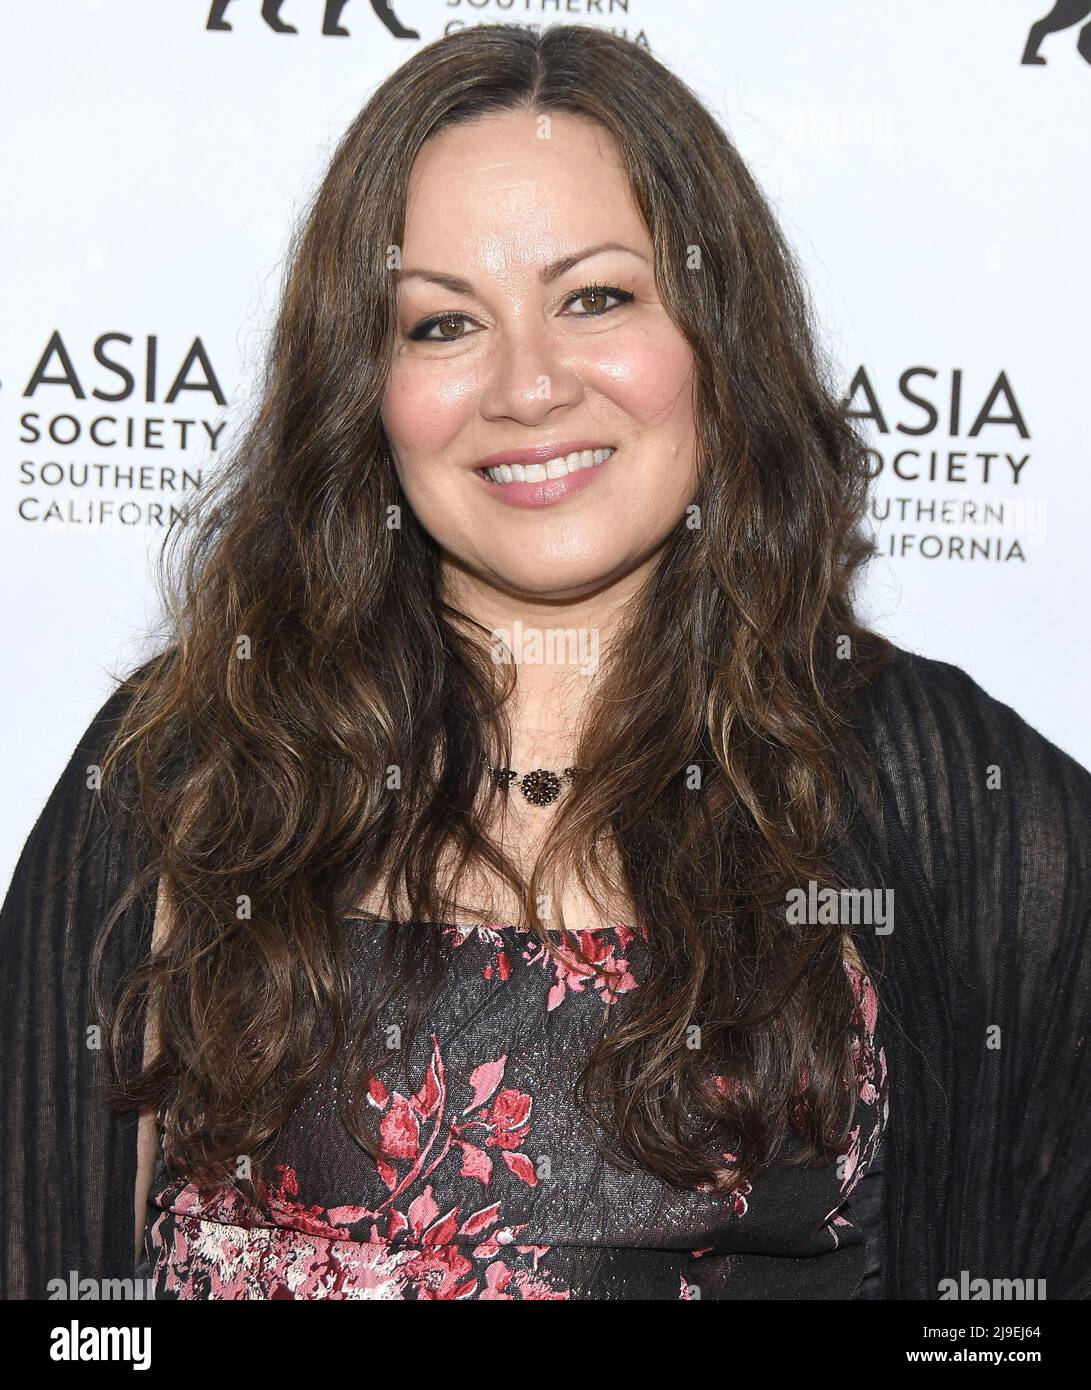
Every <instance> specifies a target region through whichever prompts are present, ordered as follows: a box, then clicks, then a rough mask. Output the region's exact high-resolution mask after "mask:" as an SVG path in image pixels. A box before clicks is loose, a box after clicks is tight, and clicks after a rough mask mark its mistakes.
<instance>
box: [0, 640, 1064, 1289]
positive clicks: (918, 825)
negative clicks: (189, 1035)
mask: <svg viewBox="0 0 1091 1390" xmlns="http://www.w3.org/2000/svg"><path fill="white" fill-rule="evenodd" d="M126 698H127V692H126V688H125V686H124V685H121V686H120V687H119V688H118V689H117V690H116V691H115V692H114V694H113V695H112V696H111V697H110V699H109V700H107V701H106V703H105V704H104V705H103V707H102V709H101V710H100V711H99V713H98V714H97V715H96V717H95V719H94V720H93V721H92V723H91V724H90V726H89V727H88V729H87V731H86V732H85V734H84V736H83V737H82V739H81V740H80V742H79V745H78V747H77V748H76V751H75V753H74V754H73V756H72V759H71V761H70V762H69V764H68V767H67V768H66V769H65V771H64V772H63V773H62V775H61V777H60V780H59V781H58V783H57V785H56V787H55V789H54V791H53V793H52V795H51V796H50V798H49V801H48V803H47V804H46V807H45V809H44V811H43V812H42V814H41V816H40V818H39V819H38V822H37V824H36V825H35V827H34V829H33V831H32V832H31V834H30V837H29V839H28V840H27V843H26V846H25V848H24V850H23V853H22V856H21V858H20V860H19V863H18V867H17V869H16V872H15V876H14V879H13V881H12V885H11V888H10V890H9V893H8V896H7V899H6V901H5V903H4V907H3V912H2V914H0V1048H2V1055H3V1058H4V1065H3V1067H0V1115H2V1117H3V1124H2V1126H0V1240H2V1241H3V1246H2V1249H0V1295H2V1296H3V1297H7V1298H13V1297H14V1298H19V1297H42V1296H44V1295H45V1292H46V1285H47V1282H48V1281H49V1280H50V1279H52V1278H56V1277H58V1276H60V1277H64V1278H66V1277H67V1273H68V1271H70V1270H77V1271H79V1273H80V1275H81V1276H82V1277H86V1276H89V1275H93V1276H96V1277H98V1278H121V1277H128V1276H131V1275H132V1273H133V1249H134V1244H135V1239H134V1209H133V1191H134V1186H135V1181H136V1138H137V1121H136V1117H135V1115H133V1114H131V1113H130V1114H118V1113H116V1112H115V1111H113V1110H111V1109H109V1108H108V1107H107V1106H106V1105H105V1103H104V1102H103V1099H102V1087H103V1084H104V1082H105V1075H104V1069H105V1064H104V1057H103V1052H102V1050H101V1048H100V1047H98V1046H96V1045H95V1037H96V1035H95V1025H96V1022H97V1020H96V1019H95V1018H94V1016H93V1014H92V1012H91V1005H90V1000H89V998H88V991H87V985H88V979H89V965H90V955H91V948H92V945H93V942H94V939H95V936H96V933H97V930H98V928H99V926H100V924H101V923H102V921H103V920H104V918H105V917H106V915H107V913H108V911H109V910H110V908H112V907H113V906H114V905H115V903H116V902H117V901H118V899H119V898H120V896H121V894H122V892H123V890H124V889H125V888H126V886H127V885H128V883H129V882H130V880H131V878H132V875H133V872H134V870H135V869H136V868H137V867H140V866H142V865H147V863H148V862H149V849H148V845H147V843H146V841H145V839H144V837H143V835H142V832H141V828H140V824H139V820H138V818H137V817H136V816H135V815H133V814H131V813H128V812H125V813H116V814H109V813H108V812H107V810H106V809H105V808H104V805H103V801H102V798H101V796H100V794H99V793H98V792H97V791H95V790H93V789H91V788H89V785H88V783H89V780H91V781H93V779H92V778H90V775H89V769H90V768H93V767H95V766H97V765H99V764H100V763H101V757H102V751H103V749H104V748H105V746H106V743H107V741H108V738H109V735H110V733H111V732H112V730H113V728H114V727H116V721H117V719H118V716H119V714H120V712H121V710H122V709H123V705H124V701H125V699H126ZM859 729H860V733H861V736H862V737H863V738H864V741H865V743H866V745H867V746H868V748H869V749H870V751H871V752H872V754H873V757H874V759H875V761H876V763H877V765H878V768H879V772H880V802H879V804H878V805H877V806H874V807H868V808H865V806H864V804H863V802H861V806H860V813H859V815H858V816H857V817H856V820H855V822H854V825H853V828H852V833H851V835H849V836H848V837H847V839H846V841H845V842H844V844H843V845H842V846H841V847H839V850H838V857H839V859H840V860H841V867H842V869H843V872H844V873H845V874H846V875H847V877H846V881H847V882H849V883H853V884H858V885H859V886H861V887H887V888H891V889H892V890H893V892H894V899H893V901H894V906H895V916H894V930H893V932H891V933H890V934H889V935H887V936H882V937H880V936H878V935H877V934H874V933H872V932H870V931H865V930H861V931H860V932H859V934H858V935H857V937H856V944H857V947H858V949H859V951H860V953H861V955H862V956H863V958H864V960H865V962H866V964H867V966H868V968H869V969H870V970H871V972H872V975H873V978H874V979H875V981H876V985H877V988H878V993H879V1006H880V1010H881V1011H882V1025H883V1039H884V1047H885V1050H886V1055H887V1062H888V1067H889V1076H890V1119H889V1123H888V1128H887V1132H886V1134H885V1136H884V1139H883V1144H882V1147H881V1150H880V1152H881V1155H882V1166H881V1168H879V1167H876V1168H875V1169H874V1170H873V1172H872V1173H871V1174H869V1175H868V1176H866V1177H865V1178H863V1179H862V1180H861V1182H860V1184H859V1185H858V1188H857V1190H856V1192H855V1193H854V1194H853V1198H852V1201H851V1205H852V1207H853V1210H854V1212H855V1214H856V1215H857V1217H858V1218H859V1219H860V1220H861V1222H862V1223H863V1224H864V1226H865V1228H866V1229H867V1232H868V1239H869V1247H870V1249H869V1255H870V1261H869V1263H870V1266H871V1270H870V1273H869V1274H868V1275H866V1276H865V1278H864V1280H863V1281H862V1283H861V1285H860V1287H859V1289H858V1292H857V1297H861V1298H867V1297H879V1298H920V1299H936V1298H938V1297H939V1296H940V1292H941V1289H940V1281H941V1280H943V1279H945V1278H954V1279H955V1280H958V1279H959V1277H960V1274H961V1272H962V1271H966V1272H967V1275H968V1277H970V1278H986V1279H1013V1278H1019V1279H1036V1280H1037V1279H1044V1280H1045V1281H1046V1296H1047V1297H1048V1298H1051V1299H1080V1298H1088V1297H1091V1047H1089V1045H1088V1015H1089V1012H1091V774H1089V773H1088V772H1087V771H1086V770H1085V769H1084V768H1083V767H1081V766H1080V765H1079V764H1078V763H1077V762H1075V761H1074V760H1073V759H1072V758H1071V757H1069V756H1068V755H1067V754H1065V753H1064V752H1062V751H1061V750H1060V749H1059V748H1057V747H1056V746H1055V745H1054V744H1052V743H1051V742H1049V741H1048V740H1047V739H1046V738H1044V737H1043V736H1042V735H1041V734H1039V733H1038V732H1036V731H1035V730H1034V729H1033V728H1031V727H1030V726H1029V725H1028V724H1027V723H1026V722H1025V721H1024V720H1023V719H1022V718H1020V716H1019V715H1017V714H1016V713H1015V712H1014V711H1013V710H1011V709H1010V708H1008V707H1007V706H1006V705H1004V704H1002V703H1001V702H1000V701H998V700H996V699H994V698H992V697H991V696H989V695H988V694H987V693H986V692H985V691H984V690H982V689H981V687H980V686H979V685H977V684H976V682H974V681H973V680H972V679H971V677H970V676H968V675H967V674H966V673H965V672H964V671H961V670H960V669H959V668H958V667H955V666H952V665H948V664H946V663H944V662H939V661H933V660H929V659H927V658H924V657H919V656H914V655H912V654H910V653H908V652H904V651H901V650H898V649H896V651H895V659H894V661H893V662H892V663H891V665H890V666H889V667H888V668H887V669H886V670H885V671H884V672H883V673H882V674H881V675H880V676H879V677H878V678H877V680H876V681H875V682H874V684H873V686H872V687H871V689H870V692H869V695H868V697H867V699H866V700H865V701H863V702H862V704H861V707H860V711H859ZM154 913H155V889H154V883H153V884H152V885H151V886H150V887H149V888H148V890H147V891H146V892H144V893H143V894H142V895H140V896H139V897H138V899H137V900H136V901H135V902H134V903H133V904H132V905H131V906H130V907H129V908H128V909H127V910H126V912H125V913H124V914H123V916H122V919H121V922H120V924H119V926H118V928H117V930H116V931H115V933H114V934H113V936H112V938H111V945H110V949H109V952H108V954H107V957H106V974H107V977H108V979H109V981H110V982H111V983H112V984H116V983H117V982H119V981H120V980H121V979H122V977H123V976H124V974H125V973H126V972H127V971H128V970H129V969H130V968H131V967H132V966H133V965H135V964H136V963H137V962H138V961H139V960H141V959H143V958H144V957H145V956H146V954H147V952H148V950H149V949H150V943H151V932H152V926H153V923H154ZM134 1060H136V1059H135V1058H134Z"/></svg>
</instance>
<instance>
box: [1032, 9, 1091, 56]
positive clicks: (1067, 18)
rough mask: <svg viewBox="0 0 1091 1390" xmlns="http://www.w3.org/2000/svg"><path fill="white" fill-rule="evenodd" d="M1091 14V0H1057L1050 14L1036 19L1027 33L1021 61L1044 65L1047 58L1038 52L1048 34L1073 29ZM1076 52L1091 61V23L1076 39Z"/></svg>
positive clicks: (1086, 25) (1085, 26) (1084, 27)
mask: <svg viewBox="0 0 1091 1390" xmlns="http://www.w3.org/2000/svg"><path fill="white" fill-rule="evenodd" d="M1088 15H1091V0H1057V3H1056V4H1055V5H1054V6H1053V8H1052V9H1051V10H1050V12H1049V14H1047V15H1043V16H1042V18H1041V19H1038V20H1035V22H1034V23H1033V24H1032V25H1031V26H1030V33H1028V34H1027V46H1026V48H1024V49H1023V56H1022V58H1021V59H1020V60H1019V61H1020V62H1021V63H1028V64H1031V65H1032V66H1035V67H1044V66H1045V61H1046V60H1045V59H1044V58H1043V57H1042V56H1041V54H1040V53H1039V52H1038V49H1039V48H1040V47H1041V44H1042V40H1043V39H1044V38H1045V37H1046V35H1047V34H1056V33H1057V32H1058V31H1059V30H1061V29H1071V28H1072V26H1073V24H1079V22H1080V20H1081V19H1087V17H1088ZM1076 52H1077V53H1079V54H1080V56H1081V57H1082V58H1084V59H1085V61H1086V62H1088V63H1091V24H1085V25H1084V26H1083V28H1082V29H1081V30H1080V33H1079V37H1078V38H1077V39H1076Z"/></svg>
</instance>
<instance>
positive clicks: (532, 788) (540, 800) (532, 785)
mask: <svg viewBox="0 0 1091 1390" xmlns="http://www.w3.org/2000/svg"><path fill="white" fill-rule="evenodd" d="M519 787H520V790H521V791H522V793H523V795H524V796H525V797H526V799H527V800H528V801H529V802H531V803H532V804H533V805H535V806H548V805H549V804H550V803H551V802H553V801H556V800H557V798H558V797H559V796H560V794H561V779H560V778H559V777H558V776H557V774H556V773H555V772H547V771H546V770H545V768H541V767H539V768H535V770H534V771H533V772H528V773H527V774H526V776H525V777H524V778H523V780H522V781H521V782H520V783H519Z"/></svg>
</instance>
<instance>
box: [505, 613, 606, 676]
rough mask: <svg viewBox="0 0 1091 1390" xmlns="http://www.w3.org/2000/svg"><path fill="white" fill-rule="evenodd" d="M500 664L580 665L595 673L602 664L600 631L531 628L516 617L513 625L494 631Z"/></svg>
mask: <svg viewBox="0 0 1091 1390" xmlns="http://www.w3.org/2000/svg"><path fill="white" fill-rule="evenodd" d="M490 642H491V644H492V659H493V662H494V663H495V664H496V665H497V666H507V665H508V664H509V663H511V664H514V665H516V666H576V667H578V668H579V672H580V675H581V676H593V675H594V674H595V672H596V671H597V670H598V666H599V632H598V628H595V627H546V628H541V627H531V626H529V625H527V624H524V623H523V621H522V619H521V618H516V620H515V622H514V623H513V624H512V626H511V627H510V628H506V627H496V628H493V630H492V632H491V633H490Z"/></svg>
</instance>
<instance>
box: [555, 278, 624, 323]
mask: <svg viewBox="0 0 1091 1390" xmlns="http://www.w3.org/2000/svg"><path fill="white" fill-rule="evenodd" d="M611 299H613V300H617V303H616V304H611V303H610V302H609V301H610V300H611ZM632 300H633V296H632V295H631V294H630V293H629V292H628V290H619V289H618V288H617V286H616V285H584V287H583V288H582V289H579V290H576V291H575V292H574V293H573V294H571V295H569V297H568V299H567V301H566V304H567V306H568V308H570V309H571V308H572V307H574V306H576V305H579V306H581V307H580V312H579V313H578V314H575V315H574V316H573V317H575V318H578V319H597V318H602V316H603V314H609V313H612V312H613V311H614V310H615V309H620V308H621V306H622V305H623V304H630V303H632Z"/></svg>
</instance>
